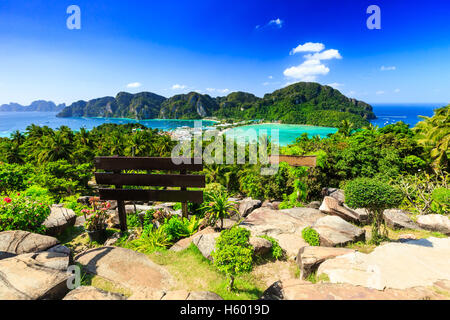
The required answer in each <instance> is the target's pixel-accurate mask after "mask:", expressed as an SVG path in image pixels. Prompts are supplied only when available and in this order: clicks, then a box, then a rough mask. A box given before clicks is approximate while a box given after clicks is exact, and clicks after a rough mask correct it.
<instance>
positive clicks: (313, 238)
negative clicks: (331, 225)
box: [302, 227, 320, 247]
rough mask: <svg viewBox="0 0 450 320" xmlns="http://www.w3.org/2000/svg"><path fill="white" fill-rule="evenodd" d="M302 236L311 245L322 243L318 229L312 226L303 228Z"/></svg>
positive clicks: (315, 245)
mask: <svg viewBox="0 0 450 320" xmlns="http://www.w3.org/2000/svg"><path fill="white" fill-rule="evenodd" d="M302 238H303V240H305V241H306V242H307V243H308V244H309V245H310V246H313V247H317V246H319V245H320V237H319V234H318V233H317V231H316V230H314V229H313V228H310V227H306V228H304V229H303V230H302Z"/></svg>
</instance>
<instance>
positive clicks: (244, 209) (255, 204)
mask: <svg viewBox="0 0 450 320" xmlns="http://www.w3.org/2000/svg"><path fill="white" fill-rule="evenodd" d="M261 204H262V202H261V200H254V199H252V198H245V199H244V200H242V201H241V202H240V203H239V215H240V216H241V217H243V218H245V217H246V216H248V215H249V214H250V213H251V212H253V211H254V210H255V209H257V208H259V207H261Z"/></svg>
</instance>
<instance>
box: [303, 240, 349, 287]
mask: <svg viewBox="0 0 450 320" xmlns="http://www.w3.org/2000/svg"><path fill="white" fill-rule="evenodd" d="M353 252H355V250H352V249H346V248H332V247H303V248H301V249H300V251H299V252H298V256H297V264H298V267H299V268H300V277H301V278H302V279H305V278H307V277H308V276H309V275H310V274H311V273H314V272H315V271H316V270H317V268H318V267H319V265H320V264H321V263H322V262H324V261H325V260H328V259H333V258H336V257H338V256H342V255H344V254H348V253H353Z"/></svg>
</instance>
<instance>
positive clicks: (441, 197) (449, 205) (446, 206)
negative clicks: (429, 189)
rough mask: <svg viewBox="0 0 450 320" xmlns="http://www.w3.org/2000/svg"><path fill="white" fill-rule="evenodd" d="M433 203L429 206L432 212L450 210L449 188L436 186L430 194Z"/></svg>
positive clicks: (446, 211) (444, 212) (441, 212)
mask: <svg viewBox="0 0 450 320" xmlns="http://www.w3.org/2000/svg"><path fill="white" fill-rule="evenodd" d="M431 198H432V199H433V203H432V205H431V208H432V210H433V211H434V212H437V213H440V214H447V213H449V210H450V189H448V188H436V189H434V191H433V193H432V194H431Z"/></svg>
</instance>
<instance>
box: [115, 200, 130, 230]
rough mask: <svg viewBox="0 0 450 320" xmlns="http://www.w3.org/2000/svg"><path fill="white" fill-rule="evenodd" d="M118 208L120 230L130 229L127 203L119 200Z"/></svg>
mask: <svg viewBox="0 0 450 320" xmlns="http://www.w3.org/2000/svg"><path fill="white" fill-rule="evenodd" d="M117 210H118V211H119V221H120V231H122V232H125V231H127V230H128V226H127V212H126V211H125V203H124V202H123V201H121V200H119V201H117Z"/></svg>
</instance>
